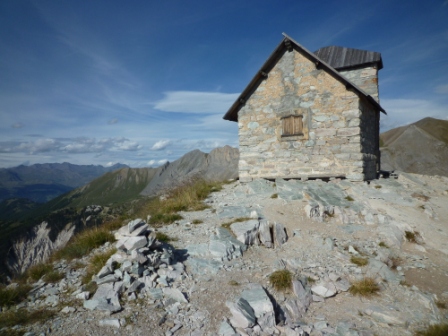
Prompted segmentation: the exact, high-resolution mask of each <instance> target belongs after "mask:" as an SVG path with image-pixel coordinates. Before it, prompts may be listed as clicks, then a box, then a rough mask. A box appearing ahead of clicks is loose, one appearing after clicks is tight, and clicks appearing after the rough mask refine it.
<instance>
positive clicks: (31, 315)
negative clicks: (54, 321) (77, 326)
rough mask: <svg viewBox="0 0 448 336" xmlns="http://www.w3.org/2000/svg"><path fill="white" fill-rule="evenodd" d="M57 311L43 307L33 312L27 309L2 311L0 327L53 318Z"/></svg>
mask: <svg viewBox="0 0 448 336" xmlns="http://www.w3.org/2000/svg"><path fill="white" fill-rule="evenodd" d="M55 314H56V313H55V312H53V311H51V310H48V309H45V308H42V309H39V310H36V311H33V312H29V311H27V310H26V309H21V310H19V312H16V311H11V310H9V311H5V312H2V313H0V328H8V327H13V326H15V325H25V324H33V323H35V322H39V321H45V320H48V319H50V318H52V317H53V316H54V315H55Z"/></svg>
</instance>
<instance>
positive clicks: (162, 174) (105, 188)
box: [0, 146, 239, 276]
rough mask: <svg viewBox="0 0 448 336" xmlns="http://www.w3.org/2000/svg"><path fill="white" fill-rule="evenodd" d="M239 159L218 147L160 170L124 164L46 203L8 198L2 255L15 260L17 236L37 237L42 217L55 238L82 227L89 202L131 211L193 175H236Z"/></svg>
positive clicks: (0, 209) (2, 205)
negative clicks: (13, 250)
mask: <svg viewBox="0 0 448 336" xmlns="http://www.w3.org/2000/svg"><path fill="white" fill-rule="evenodd" d="M238 157H239V153H238V149H236V148H232V147H229V146H225V147H222V148H216V149H214V150H212V151H211V152H210V153H209V154H207V153H203V152H201V151H199V150H194V151H192V152H189V153H187V154H185V155H184V156H183V157H181V158H180V159H178V160H176V161H174V162H172V163H170V162H167V163H166V164H164V165H163V166H161V167H158V168H129V167H125V168H122V169H119V170H115V171H111V172H107V173H105V174H103V175H102V176H100V177H98V178H96V179H94V180H93V181H90V182H88V183H87V184H85V185H83V186H81V187H79V188H76V189H74V190H71V191H69V192H67V193H65V194H63V195H59V196H58V197H56V198H54V199H52V200H50V201H49V202H47V203H45V204H36V203H33V202H32V201H29V200H25V199H8V200H4V201H2V202H0V255H3V256H4V255H8V258H9V260H13V259H14V258H16V256H11V255H9V254H8V251H9V250H10V247H11V246H12V244H13V243H14V242H16V241H18V240H19V239H22V241H28V242H31V241H33V240H35V239H36V237H35V235H36V234H35V232H34V228H36V227H37V225H39V224H40V223H42V222H43V221H46V222H48V230H49V236H50V239H51V240H52V242H54V241H56V240H57V239H58V235H59V233H60V232H61V231H62V230H65V228H66V227H67V226H70V225H75V226H76V228H75V232H76V231H78V230H80V229H81V228H80V227H78V226H79V225H81V226H82V228H84V225H87V224H86V222H85V220H84V221H83V214H84V212H83V211H84V210H83V209H85V208H86V207H87V206H90V205H102V206H104V209H105V211H104V215H105V216H108V215H109V214H114V213H115V214H116V213H120V211H122V208H123V207H124V208H126V209H128V208H131V209H132V204H133V202H134V201H136V200H138V199H140V198H144V197H152V196H156V195H158V194H161V193H163V192H164V191H166V190H168V189H170V188H173V187H177V186H180V185H182V184H185V183H187V182H189V181H191V180H194V179H199V178H203V179H208V180H216V181H221V180H226V179H231V178H237V177H238ZM72 166H73V165H72ZM18 168H20V167H18ZM56 174H57V173H56ZM8 176H12V174H11V173H10V174H9V175H8ZM48 180H49V178H48V179H47V180H46V181H48ZM106 209H107V210H106ZM116 209H118V211H117V212H116V211H115V210H116ZM34 243H35V242H34ZM34 243H32V244H34ZM30 244H31V243H30ZM32 244H31V245H32ZM51 244H52V243H50V245H51ZM25 245H26V246H29V244H25ZM11 258H12V259H11ZM2 261H4V260H2V258H0V276H1V274H2V273H5V274H7V273H8V271H7V269H6V268H5V264H4V263H2Z"/></svg>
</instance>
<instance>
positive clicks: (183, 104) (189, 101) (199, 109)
mask: <svg viewBox="0 0 448 336" xmlns="http://www.w3.org/2000/svg"><path fill="white" fill-rule="evenodd" d="M164 94H165V97H164V98H163V99H161V100H159V101H157V102H156V103H155V105H154V108H155V109H156V110H160V111H164V112H183V113H224V112H225V111H226V110H227V109H228V108H229V107H230V106H231V105H232V103H233V102H234V101H235V99H236V98H237V97H238V96H239V94H238V93H220V92H197V91H168V92H164Z"/></svg>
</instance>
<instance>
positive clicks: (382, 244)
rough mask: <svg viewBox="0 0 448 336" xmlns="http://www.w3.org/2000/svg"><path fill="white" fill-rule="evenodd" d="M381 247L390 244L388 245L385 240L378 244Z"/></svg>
mask: <svg viewBox="0 0 448 336" xmlns="http://www.w3.org/2000/svg"><path fill="white" fill-rule="evenodd" d="M378 246H379V247H384V248H388V247H389V246H387V244H386V243H385V242H382V241H381V242H379V244H378Z"/></svg>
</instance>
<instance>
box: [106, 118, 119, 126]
mask: <svg viewBox="0 0 448 336" xmlns="http://www.w3.org/2000/svg"><path fill="white" fill-rule="evenodd" d="M117 122H118V119H116V118H114V119H111V120H109V121H108V122H107V123H108V124H109V125H114V124H116V123H117Z"/></svg>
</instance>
